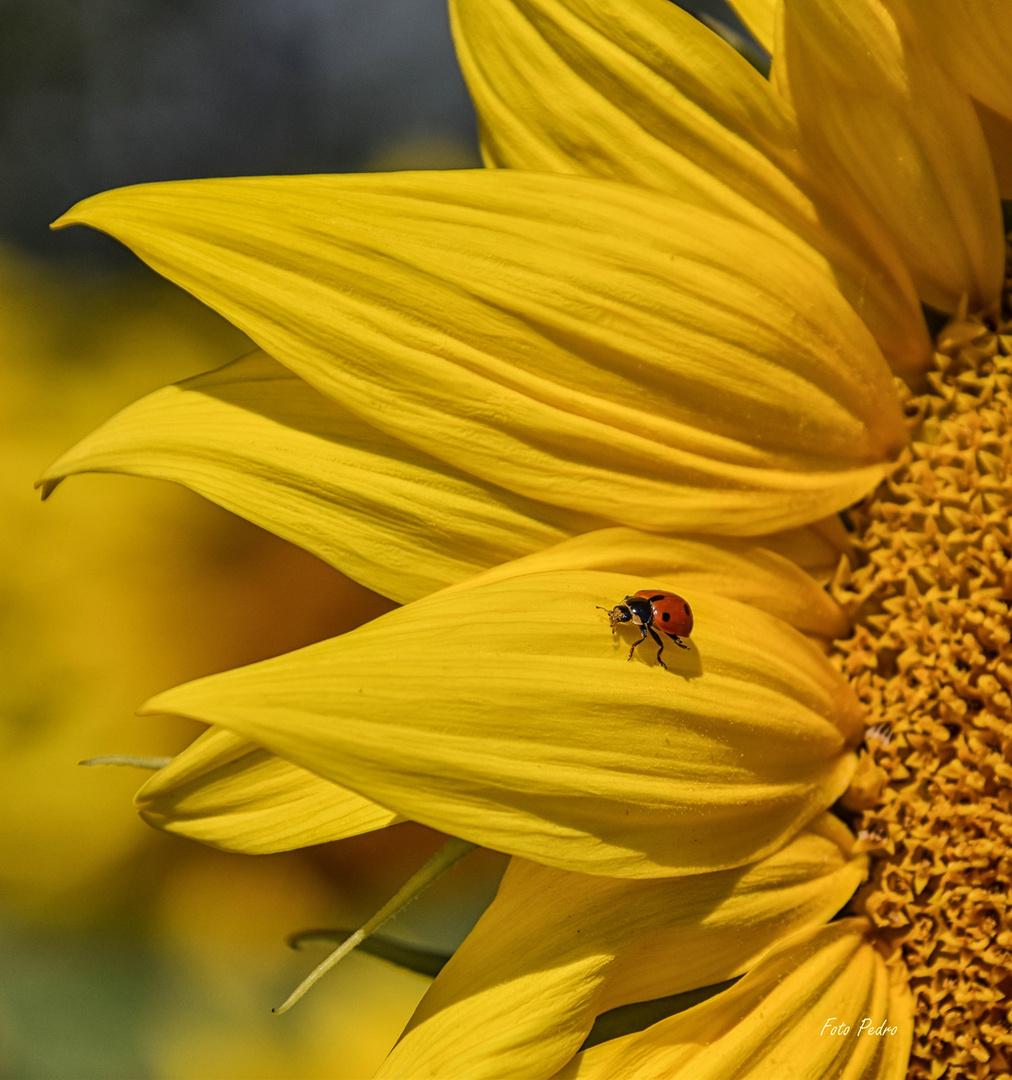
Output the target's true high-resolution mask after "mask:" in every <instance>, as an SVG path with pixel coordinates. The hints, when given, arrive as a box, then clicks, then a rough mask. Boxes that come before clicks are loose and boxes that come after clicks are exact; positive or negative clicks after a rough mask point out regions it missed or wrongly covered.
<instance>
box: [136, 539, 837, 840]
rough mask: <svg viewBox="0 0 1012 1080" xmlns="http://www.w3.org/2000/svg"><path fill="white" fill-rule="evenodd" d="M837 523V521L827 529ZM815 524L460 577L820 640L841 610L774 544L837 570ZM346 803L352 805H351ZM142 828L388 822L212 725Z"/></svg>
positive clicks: (293, 828)
mask: <svg viewBox="0 0 1012 1080" xmlns="http://www.w3.org/2000/svg"><path fill="white" fill-rule="evenodd" d="M837 524H838V522H837ZM836 539H837V542H833V537H832V536H827V535H825V527H824V526H820V527H815V526H809V527H807V528H805V529H802V530H797V531H796V533H791V534H779V535H776V536H771V537H764V538H763V546H759V545H758V544H755V543H752V542H750V541H742V540H734V539H726V538H715V537H709V538H697V539H692V538H674V537H666V536H659V535H657V534H652V533H643V532H638V531H636V530H634V529H625V528H621V527H617V528H611V529H600V530H597V531H595V532H591V533H587V534H584V535H582V536H579V537H574V538H573V539H571V540H568V541H564V542H562V543H560V544H557V545H555V546H553V547H550V548H546V549H545V550H544V551H543V552H540V553H538V554H537V555H534V556H529V557H525V558H520V559H516V560H514V561H513V562H510V563H506V564H504V565H501V566H497V567H494V568H492V569H491V570H489V571H486V572H485V573H483V574H480V575H477V576H475V577H473V578H469V579H468V580H466V581H464V582H462V583H461V584H460V586H459V587H461V588H469V589H470V588H476V587H479V586H482V585H487V584H491V583H492V582H494V581H501V580H505V579H507V578H510V577H516V576H521V575H524V574H532V573H543V572H552V571H557V570H610V571H618V572H625V573H630V574H637V575H642V577H643V578H645V579H652V580H656V581H658V582H661V583H663V584H666V585H667V586H668V587H670V588H671V589H677V590H684V591H687V592H689V593H690V594H691V593H693V592H694V591H697V590H702V591H704V592H713V593H716V594H717V595H720V596H727V597H729V598H731V599H735V600H740V601H743V602H747V603H749V604H751V605H752V606H754V607H757V608H759V609H760V610H761V611H765V612H767V613H769V614H771V615H775V616H777V617H778V618H780V619H783V620H784V621H785V622H787V623H789V624H790V625H791V626H794V627H795V628H797V629H800V630H802V631H803V632H806V633H812V634H816V635H819V636H821V637H823V638H832V637H839V636H842V635H843V634H845V633H846V630H847V621H846V619H845V618H844V616H843V613H842V612H841V610H840V608H839V607H838V606H837V605H836V604H835V603H834V602H833V601H832V600H831V599H830V597H829V596H828V594H827V593H826V592H825V591H824V590H823V589H821V588H819V587H818V585H817V583H816V580H815V579H814V578H812V577H810V576H809V574H807V573H804V572H802V571H801V570H800V569H799V567H798V565H797V564H796V563H795V562H792V561H791V560H790V559H788V558H786V557H784V556H783V555H780V554H779V553H778V552H777V551H775V550H771V548H776V547H778V546H780V547H784V548H785V549H786V550H788V551H789V552H790V553H791V554H792V555H793V556H794V557H795V558H796V559H798V560H800V561H802V562H804V561H805V556H806V555H807V556H808V558H809V560H810V561H811V562H812V563H813V564H814V566H815V567H816V568H819V567H822V566H824V568H825V569H826V570H827V571H832V570H834V569H835V568H836V564H837V562H838V560H839V550H840V549H839V544H838V539H839V538H836ZM355 800H358V803H357V804H356V802H355ZM137 803H138V807H139V808H140V811H141V815H142V816H143V817H144V818H145V820H146V821H148V823H149V824H151V825H154V826H156V827H159V828H164V829H166V831H169V832H173V833H177V834H179V835H185V836H189V837H191V838H193V839H196V840H200V841H202V842H204V843H207V844H211V845H212V846H215V847H221V848H225V849H227V850H230V851H247V852H260V851H275V850H287V849H288V848H291V847H300V846H303V845H305V844H314V843H322V842H324V841H326V840H332V839H339V838H340V837H341V836H345V835H352V834H353V833H356V832H359V831H367V830H369V829H372V828H382V827H383V826H385V825H386V824H388V823H390V818H391V817H392V816H393V815H391V814H390V813H389V812H388V811H382V810H380V809H379V808H377V807H376V806H375V804H373V803H370V802H369V801H368V800H366V799H363V798H361V797H360V796H355V795H353V794H352V793H351V792H349V791H347V789H345V788H341V787H339V786H338V785H336V784H331V783H330V782H329V781H325V780H322V779H321V778H320V777H318V776H316V775H314V774H313V773H310V772H308V771H306V770H303V769H300V768H299V767H298V766H295V765H292V764H290V763H288V762H286V761H284V760H282V759H279V758H277V757H275V756H274V755H271V754H269V753H268V752H267V751H265V750H262V749H260V748H258V747H255V746H254V745H253V744H251V743H248V742H246V741H245V740H243V739H240V738H239V737H238V736H234V735H231V734H230V733H228V732H225V731H223V730H220V729H217V730H214V731H212V732H209V733H208V734H206V735H204V736H202V737H201V738H200V739H198V740H197V741H196V742H195V743H194V744H193V745H192V746H191V747H189V748H188V749H186V750H184V751H183V752H182V753H181V754H179V755H177V756H176V758H174V759H173V761H172V764H171V765H170V766H168V767H167V768H165V769H162V770H161V771H159V772H158V773H156V774H155V776H153V777H152V778H151V780H149V781H148V782H147V783H146V784H145V785H144V787H142V788H141V790H140V792H139V793H138V796H137Z"/></svg>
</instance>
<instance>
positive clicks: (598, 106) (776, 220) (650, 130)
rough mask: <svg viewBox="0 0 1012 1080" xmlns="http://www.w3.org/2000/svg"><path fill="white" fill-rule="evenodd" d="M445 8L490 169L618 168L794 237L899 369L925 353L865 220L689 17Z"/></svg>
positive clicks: (893, 258)
mask: <svg viewBox="0 0 1012 1080" xmlns="http://www.w3.org/2000/svg"><path fill="white" fill-rule="evenodd" d="M759 6H760V5H759V4H758V3H757V5H756V7H757V8H758V7H759ZM451 15H452V17H453V27H454V37H455V41H456V45H457V52H458V55H459V57H460V61H461V66H462V69H463V71H464V75H465V78H466V79H467V81H468V85H469V88H470V90H471V96H472V97H473V98H474V101H475V105H476V108H477V110H478V116H479V122H480V126H481V131H482V137H483V144H484V150H485V157H486V161H487V162H488V164H489V165H493V166H500V167H508V168H513V169H523V170H527V171H536V172H555V173H580V174H586V175H590V176H600V177H606V178H609V179H616V180H622V181H625V182H628V183H633V184H636V185H640V186H643V187H648V188H654V189H656V190H659V191H663V192H667V193H669V194H672V195H676V196H677V197H678V198H680V199H685V200H687V201H689V202H691V203H693V204H694V205H697V206H700V207H703V208H706V209H710V210H717V211H719V212H720V213H721V214H725V215H727V216H729V217H732V218H735V219H736V220H738V221H741V222H743V223H746V224H749V225H751V226H753V227H754V228H757V229H759V230H762V231H763V232H766V233H768V234H770V235H772V236H774V237H775V238H776V239H777V240H778V241H780V242H781V243H787V244H789V245H790V244H798V243H800V241H799V239H798V238H801V240H803V241H804V243H806V244H808V245H811V246H813V247H816V248H818V249H819V250H820V251H821V252H822V254H823V255H824V256H825V257H826V258H827V259H828V260H829V262H830V264H831V266H832V268H833V273H834V275H835V278H836V280H837V283H838V284H839V287H840V288H841V290H842V291H843V293H844V295H845V296H846V297H847V299H848V300H849V301H850V303H851V304H852V305H853V306H854V307H855V309H856V310H857V311H859V312H860V313H861V315H862V317H863V318H864V319H865V320H866V321H867V323H868V325H869V326H870V327H871V329H872V332H873V333H874V334H875V336H876V338H877V339H878V341H879V343H880V345H881V347H882V349H883V351H884V352H885V353H886V355H887V356H888V357H889V359H890V362H891V363H892V364H893V365H894V367H895V369H896V370H897V371H898V372H900V373H901V374H911V373H916V372H919V371H921V370H923V368H924V367H925V365H926V364H927V363H928V362H929V361H930V358H931V349H930V343H929V340H928V336H927V333H926V331H925V328H924V320H923V317H922V315H921V311H920V308H919V306H918V303H917V297H916V293H915V291H914V288H913V285H912V283H911V281H910V279H909V275H908V273H907V270H906V268H905V267H904V266H903V264H902V262H901V260H900V259H899V257H898V254H897V253H896V251H895V250H894V248H893V247H892V246H891V240H890V238H889V237H888V236H887V234H886V233H885V232H884V231H883V230H882V229H881V225H880V223H878V222H875V221H871V220H869V219H867V216H866V215H865V214H864V212H863V210H862V209H861V208H860V207H856V206H855V200H854V199H853V198H851V197H850V193H849V192H843V193H842V197H838V196H839V194H840V193H838V192H836V191H834V190H830V191H826V190H823V184H822V181H821V178H820V177H819V176H818V174H817V172H815V171H813V170H810V169H809V168H808V167H807V164H806V163H805V162H804V161H803V159H802V158H801V155H800V154H799V152H798V151H799V147H798V138H799V133H798V131H797V125H796V121H795V118H794V116H793V114H792V113H791V112H790V110H789V109H787V108H785V106H784V103H783V102H782V101H781V100H780V98H779V97H778V95H777V94H776V93H775V92H774V91H773V90H772V88H771V87H770V85H769V83H768V82H767V81H766V80H765V79H763V78H762V77H761V76H760V75H759V74H758V72H756V71H755V70H754V69H753V68H752V66H751V65H750V64H749V63H748V62H747V61H745V60H744V59H743V58H742V57H741V56H739V55H738V54H737V53H736V52H735V50H734V49H733V48H731V47H730V46H729V45H728V44H727V43H725V42H724V41H721V40H720V39H719V38H718V37H717V36H716V35H715V34H714V33H712V32H711V31H710V30H709V29H707V28H706V27H705V26H704V25H703V24H702V23H700V22H698V21H697V20H696V19H694V18H692V17H691V16H690V15H688V14H687V13H686V12H684V11H681V10H680V9H679V8H678V7H676V6H675V5H674V4H671V3H668V2H667V0H619V2H615V0H611V2H607V3H602V2H601V0H454V2H453V3H451ZM546 86H550V87H551V88H552V93H551V94H546V93H545V87H546ZM857 201H858V202H859V201H860V200H857ZM854 210H856V211H857V213H856V214H855V213H853V212H852V211H854ZM802 246H803V245H802Z"/></svg>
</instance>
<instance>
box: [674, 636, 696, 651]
mask: <svg viewBox="0 0 1012 1080" xmlns="http://www.w3.org/2000/svg"><path fill="white" fill-rule="evenodd" d="M671 640H672V641H673V642H674V643H675V644H676V645H677V646H678V647H679V648H680V649H689V646H688V645H686V644H685V642H684V641H682V639H681V638H680V637H678V636H676V635H675V634H672V635H671ZM689 652H692V650H691V649H689Z"/></svg>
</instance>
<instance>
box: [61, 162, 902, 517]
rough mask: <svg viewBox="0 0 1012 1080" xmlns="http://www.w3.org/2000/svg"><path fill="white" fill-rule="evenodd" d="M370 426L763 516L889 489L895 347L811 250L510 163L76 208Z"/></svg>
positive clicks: (533, 489) (593, 498)
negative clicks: (875, 336) (859, 313)
mask: <svg viewBox="0 0 1012 1080" xmlns="http://www.w3.org/2000/svg"><path fill="white" fill-rule="evenodd" d="M61 220H62V223H63V224H69V223H71V222H88V223H91V224H94V225H96V226H97V227H99V228H103V229H105V230H106V231H108V232H110V233H112V234H114V235H116V236H117V237H118V238H120V239H122V240H123V241H124V242H126V243H128V244H130V246H132V247H133V248H134V249H135V250H136V251H137V252H138V253H139V254H140V255H141V256H142V257H143V258H145V259H146V260H147V261H148V262H150V263H151V264H152V266H154V267H155V268H156V269H158V270H159V271H160V272H162V273H164V274H166V275H167V276H169V277H171V278H172V279H173V280H175V281H177V282H178V283H179V284H182V285H183V286H185V287H186V288H188V289H190V290H191V291H192V292H194V293H195V294H196V295H197V296H199V297H200V298H201V299H203V300H204V301H205V302H207V303H209V304H210V305H211V306H212V307H215V308H217V309H218V310H219V311H221V312H222V313H223V314H224V315H226V316H227V317H228V318H230V319H231V320H232V321H233V322H235V323H236V324H237V325H239V326H240V327H242V328H243V329H245V330H246V331H247V332H248V333H249V334H250V336H251V337H253V338H254V340H256V341H257V342H258V343H259V344H260V345H262V346H263V347H264V348H265V349H266V350H267V351H268V352H269V353H271V355H273V356H275V357H276V358H277V359H279V360H280V361H281V362H282V363H284V364H285V365H286V366H288V367H290V368H292V369H293V370H294V371H296V373H297V374H299V375H301V376H303V377H304V378H306V379H307V380H308V381H310V382H311V383H313V384H314V385H315V386H316V387H317V388H318V389H321V390H323V391H324V393H326V394H328V395H329V396H332V397H334V398H335V399H337V400H339V401H340V402H341V404H342V405H344V406H346V407H347V408H348V409H349V410H351V411H352V412H354V413H355V414H356V415H358V416H359V417H361V418H363V419H365V420H366V421H368V422H369V423H370V424H372V425H374V426H376V427H377V428H380V429H381V430H384V431H386V432H388V433H389V434H391V435H393V436H395V437H396V438H398V439H403V440H404V441H405V442H407V443H409V444H410V445H412V446H416V447H417V448H419V449H423V450H425V451H427V452H428V453H431V454H433V455H435V456H436V457H439V458H440V459H441V460H443V461H446V462H448V463H450V464H452V465H455V466H456V467H458V468H461V469H465V470H466V471H468V472H470V473H472V474H473V475H475V476H478V477H481V478H483V479H485V480H487V481H490V482H492V483H494V484H497V485H501V486H503V487H505V488H507V489H509V490H511V491H514V492H517V493H519V494H523V495H526V496H529V497H531V498H536V499H540V500H542V501H546V502H552V503H553V504H555V505H558V506H563V507H567V508H569V509H572V510H576V511H579V512H583V513H591V514H595V513H600V514H606V515H607V516H608V518H609V519H610V520H612V521H614V522H616V523H622V524H629V525H633V526H636V527H641V528H646V529H648V530H675V529H678V530H688V531H711V532H719V533H732V534H739V535H740V534H746V535H748V534H754V533H756V532H769V531H773V530H775V529H779V528H789V527H791V526H794V525H799V524H804V523H807V522H809V521H812V520H815V519H817V518H821V517H825V516H827V515H828V514H830V513H832V512H834V511H835V510H837V509H839V508H840V507H842V506H844V505H846V504H848V503H849V502H851V501H853V500H854V499H855V498H857V497H858V496H859V495H861V494H862V493H864V492H865V491H867V490H868V489H869V488H870V487H872V486H874V484H875V483H876V481H877V480H878V478H879V477H881V476H882V474H883V465H882V463H883V462H884V461H885V460H887V459H888V458H889V457H890V456H891V455H892V454H893V453H895V452H896V450H897V448H898V447H899V446H900V445H901V444H902V442H903V439H904V430H903V426H902V422H901V416H900V411H899V407H898V403H897V400H896V397H895V392H894V389H893V387H892V384H891V381H890V376H889V372H888V368H887V367H886V365H885V363H884V362H883V360H882V356H881V354H880V352H879V351H878V349H877V348H876V346H875V344H874V342H873V340H872V338H871V336H870V335H869V334H868V332H867V330H866V329H865V327H864V326H863V325H862V324H861V322H860V320H859V319H858V318H857V317H856V316H855V314H854V312H853V311H852V309H851V308H850V307H849V306H847V305H846V304H845V303H844V302H843V300H842V298H841V297H840V294H839V293H838V291H837V290H836V287H835V286H834V284H833V283H832V280H831V278H830V277H829V276H828V275H827V273H826V272H825V271H824V269H822V268H820V263H819V260H818V258H817V257H816V256H815V255H814V253H810V254H809V255H808V256H806V257H803V256H802V255H801V254H800V252H799V251H798V250H797V249H795V248H788V247H785V246H782V245H779V244H777V243H775V242H773V241H771V240H770V239H769V238H768V237H763V236H760V235H757V234H754V233H751V232H750V231H749V230H747V229H745V228H744V227H743V226H741V225H740V224H738V223H736V222H731V221H728V220H726V219H723V218H719V217H716V216H714V215H710V214H705V213H703V212H702V211H700V210H698V209H696V208H694V207H688V206H685V205H684V204H682V203H678V202H675V201H674V200H670V199H667V198H665V197H662V196H660V195H658V194H656V193H652V192H646V191H640V190H637V189H634V188H631V187H627V186H625V185H620V184H612V183H606V182H604V181H599V180H590V179H584V178H577V177H564V176H533V175H524V174H520V173H512V172H506V171H499V172H492V173H489V172H457V173H453V172H448V173H432V174H427V173H416V174H410V173H399V174H390V175H386V176H372V177H357V176H345V177H280V178H259V179H241V180H221V181H191V182H186V183H176V184H152V185H146V186H142V187H136V188H126V189H122V190H120V191H115V192H108V193H106V194H104V195H100V196H96V197H94V198H93V199H90V200H87V201H86V202H85V203H82V204H80V205H79V206H78V207H77V208H75V209H74V210H72V211H71V212H70V213H69V214H68V215H67V216H66V217H65V218H63V219H61Z"/></svg>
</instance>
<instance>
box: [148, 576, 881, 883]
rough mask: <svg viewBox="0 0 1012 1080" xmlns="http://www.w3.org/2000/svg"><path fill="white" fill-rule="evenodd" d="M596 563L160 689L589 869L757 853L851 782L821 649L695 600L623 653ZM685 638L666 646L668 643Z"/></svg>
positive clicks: (407, 799)
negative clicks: (681, 632) (658, 661)
mask: <svg viewBox="0 0 1012 1080" xmlns="http://www.w3.org/2000/svg"><path fill="white" fill-rule="evenodd" d="M656 584H657V583H656V582H650V581H644V580H643V579H642V578H637V577H629V576H627V575H619V574H608V573H601V572H592V571H580V572H569V573H538V574H530V575H526V576H523V577H515V578H511V579H509V580H506V581H500V582H496V583H493V584H491V585H488V586H485V587H481V588H474V589H450V590H445V591H443V592H441V593H436V594H433V595H432V596H429V597H426V598H425V599H423V600H419V601H416V602H415V603H413V604H409V605H407V606H405V607H403V608H400V609H398V610H397V611H394V612H391V613H389V614H388V615H385V616H382V617H380V618H379V619H376V620H374V621H373V622H371V623H368V624H367V625H365V626H363V627H360V628H359V629H357V630H354V631H352V632H351V633H348V634H345V635H342V636H341V637H339V638H335V639H332V640H330V641H325V642H321V643H319V644H316V645H312V646H309V647H308V648H305V649H300V650H298V651H297V652H294V653H289V654H287V655H285V656H280V657H275V658H273V659H270V660H266V661H263V662H261V663H259V664H254V665H251V666H249V667H246V668H240V669H237V670H234V671H228V672H223V673H221V674H218V675H213V676H210V677H208V678H205V679H200V680H197V681H196V682H192V683H188V684H186V685H184V686H181V687H177V688H175V689H174V690H170V691H167V692H166V693H163V694H160V695H158V696H157V697H156V698H154V699H152V700H151V701H150V702H149V703H148V705H147V706H146V711H148V712H163V711H164V712H171V713H177V714H181V715H185V716H191V717H194V718H197V719H201V720H204V721H207V722H211V723H216V724H220V725H222V726H224V727H227V728H229V729H230V730H232V731H234V732H236V733H237V734H239V735H241V736H243V737H244V738H248V739H250V740H251V741H252V742H255V743H257V744H258V745H261V746H264V747H266V748H267V749H268V750H270V751H272V752H273V753H276V754H277V755H279V756H280V757H283V758H285V759H287V760H289V761H292V762H294V763H296V764H298V765H301V766H303V767H304V768H307V769H310V770H312V771H313V772H315V773H318V774H319V775H320V776H323V777H325V778H327V779H329V780H332V781H334V782H335V783H338V784H341V785H343V786H347V787H349V788H350V789H351V790H353V791H357V792H360V793H361V794H363V795H365V796H366V797H367V798H369V799H373V800H375V801H376V802H377V803H379V804H380V805H381V806H385V807H388V808H389V809H390V810H394V811H396V812H398V813H400V814H402V815H404V816H405V817H408V818H411V819H412V820H416V821H420V822H422V823H423V824H427V825H431V826H432V827H434V828H438V829H441V830H442V831H445V832H448V833H451V834H452V835H457V836H461V837H463V838H464V839H467V840H472V841H475V842H477V843H481V844H484V845H486V846H488V847H492V848H495V849H497V850H501V851H506V852H509V853H511V854H519V855H524V856H526V857H529V858H532V859H535V860H536V861H540V862H545V863H548V864H550V865H555V866H559V867H562V868H567V869H579V870H583V871H586V872H589V873H598V874H613V875H616V876H629V877H652V876H653V877H658V876H666V875H671V874H676V875H680V874H688V873H698V872H703V871H706V870H711V869H722V868H727V867H730V866H736V865H741V864H742V863H744V862H749V861H752V860H754V859H757V858H761V857H763V856H765V855H766V854H768V853H769V852H771V851H773V850H775V849H776V848H777V847H778V846H780V845H781V844H782V843H783V842H784V841H785V840H786V839H788V838H789V837H791V836H793V835H794V834H796V833H797V832H798V831H799V830H800V829H801V828H802V827H803V826H804V825H805V824H806V823H807V822H808V821H810V820H811V819H812V818H813V817H814V816H815V815H816V814H817V813H818V812H819V811H820V810H822V809H824V808H825V807H827V806H828V805H830V804H831V803H832V802H833V801H834V800H835V799H836V798H837V797H838V796H839V795H840V794H842V792H843V790H844V789H845V788H846V786H847V783H848V781H849V779H850V776H851V775H852V773H853V769H854V755H853V753H852V752H851V750H852V747H853V746H854V745H856V743H857V741H858V740H859V738H860V733H861V729H862V722H861V710H860V708H859V706H858V704H857V701H856V699H855V698H854V696H853V694H852V692H851V691H850V690H849V689H848V687H847V685H846V683H844V681H843V680H842V679H841V678H840V676H839V675H838V674H837V673H836V672H835V671H834V670H833V669H832V668H831V667H830V665H829V664H828V662H827V660H826V659H825V657H824V655H823V654H822V652H821V651H820V650H819V649H818V648H817V647H816V646H815V645H813V644H811V643H810V642H809V641H808V640H807V639H806V638H804V637H803V636H802V635H800V634H798V633H797V631H795V630H793V629H791V628H790V627H788V626H787V625H786V624H785V623H783V622H781V621H780V620H779V619H776V618H774V617H772V616H769V615H766V614H765V613H763V612H760V611H758V610H756V609H754V608H751V607H749V606H748V605H746V604H741V603H737V602H735V601H733V600H728V599H725V598H723V597H719V596H717V595H715V594H708V593H704V592H701V591H700V592H697V593H693V594H691V595H689V596H688V597H687V598H688V599H690V600H691V602H692V606H693V608H694V610H695V612H696V629H695V631H694V632H693V636H692V645H693V648H692V649H691V650H689V651H684V652H683V651H681V650H676V649H674V648H673V647H672V648H669V649H668V661H669V663H670V665H671V670H670V671H665V670H663V669H662V668H660V667H659V666H656V665H655V664H653V663H652V654H651V653H650V652H647V655H646V656H645V657H643V658H641V659H637V660H636V661H635V662H632V663H627V662H626V658H625V654H626V646H627V644H628V643H627V642H625V641H615V640H614V639H613V638H612V635H611V634H610V633H609V632H608V626H607V621H606V619H605V617H604V614H603V613H602V612H599V611H597V610H595V607H596V606H597V605H600V606H610V605H612V604H614V603H616V602H617V601H619V600H621V599H622V597H623V596H625V595H626V594H627V593H629V592H632V591H635V590H636V589H639V588H648V587H650V586H651V585H656ZM672 652H678V656H677V657H676V656H671V655H670V654H671V653H672Z"/></svg>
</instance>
